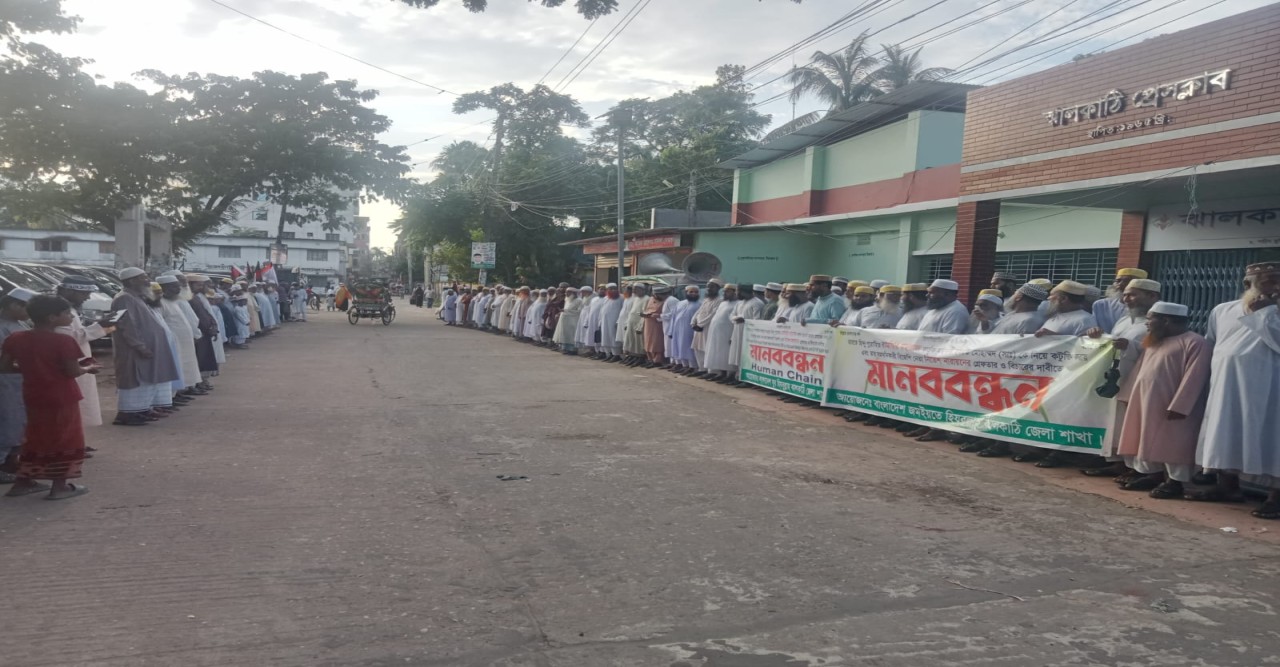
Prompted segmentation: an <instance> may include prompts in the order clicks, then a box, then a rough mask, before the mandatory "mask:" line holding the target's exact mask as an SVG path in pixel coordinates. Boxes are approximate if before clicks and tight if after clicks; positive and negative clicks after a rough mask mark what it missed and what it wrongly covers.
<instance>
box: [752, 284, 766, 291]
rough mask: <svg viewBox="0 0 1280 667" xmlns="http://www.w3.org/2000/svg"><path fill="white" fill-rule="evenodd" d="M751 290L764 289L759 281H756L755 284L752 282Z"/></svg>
mask: <svg viewBox="0 0 1280 667" xmlns="http://www.w3.org/2000/svg"><path fill="white" fill-rule="evenodd" d="M751 291H752V292H763V291H764V285H761V284H760V283H756V284H754V285H752V286H751Z"/></svg>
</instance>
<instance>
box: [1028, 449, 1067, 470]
mask: <svg viewBox="0 0 1280 667" xmlns="http://www.w3.org/2000/svg"><path fill="white" fill-rule="evenodd" d="M1069 463H1070V461H1068V460H1067V459H1066V457H1065V456H1063V455H1061V454H1059V453H1058V452H1051V453H1050V454H1049V455H1048V456H1046V457H1044V458H1042V459H1040V460H1039V461H1036V467H1037V468H1061V467H1062V466H1065V465H1068V464H1069Z"/></svg>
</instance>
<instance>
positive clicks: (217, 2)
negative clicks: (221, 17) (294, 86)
mask: <svg viewBox="0 0 1280 667" xmlns="http://www.w3.org/2000/svg"><path fill="white" fill-rule="evenodd" d="M209 2H212V3H213V4H215V5H218V6H219V7H223V8H225V9H229V10H231V11H233V12H235V13H237V14H239V15H241V16H243V17H245V18H247V19H249V20H251V21H257V22H258V23H261V24H262V25H265V26H267V27H268V28H271V29H272V30H279V31H280V32H282V33H284V34H286V35H288V36H290V37H293V38H294V39H299V40H302V41H304V42H306V43H308V44H310V45H312V46H315V47H318V48H321V49H324V50H325V51H328V52H329V53H332V54H334V55H339V56H342V57H343V58H346V59H347V60H353V61H355V62H358V63H360V64H361V65H365V66H367V67H372V68H373V69H376V70H378V71H379V72H384V73H386V74H390V75H391V76H394V77H398V78H401V79H404V80H405V81H409V82H411V83H416V84H418V85H419V86H425V87H427V88H430V89H432V90H435V91H438V92H437V94H439V93H448V94H450V95H453V96H455V97H456V96H458V93H455V92H453V91H452V90H448V89H445V88H441V87H440V86H435V85H432V84H429V83H427V82H425V81H420V80H418V79H415V78H413V77H411V76H406V75H404V74H401V73H399V72H393V71H391V70H389V69H387V68H385V67H383V66H381V65H375V64H373V63H371V62H369V61H367V60H364V59H362V58H358V57H356V56H353V55H351V54H349V53H343V52H342V51H339V50H337V49H334V48H331V47H328V46H325V45H324V44H321V43H320V42H317V41H315V40H312V39H308V38H306V37H303V36H302V35H299V34H298V33H296V32H290V31H289V30H286V29H284V28H281V27H280V26H278V25H276V24H274V23H271V22H269V21H266V20H264V19H260V18H258V17H256V16H254V15H252V14H250V13H248V12H245V11H242V10H240V9H237V8H235V7H232V6H231V5H228V4H227V3H225V2H223V1H222V0H209Z"/></svg>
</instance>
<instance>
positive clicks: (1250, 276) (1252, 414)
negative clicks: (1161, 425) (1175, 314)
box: [1187, 261, 1280, 520]
mask: <svg viewBox="0 0 1280 667" xmlns="http://www.w3.org/2000/svg"><path fill="white" fill-rule="evenodd" d="M1245 281H1246V282H1247V283H1248V285H1249V288H1248V289H1247V290H1246V291H1245V293H1244V297H1243V298H1242V299H1241V304H1240V306H1239V308H1238V309H1237V308H1236V307H1228V308H1222V309H1221V310H1219V309H1215V310H1214V314H1215V315H1218V317H1219V319H1218V320H1217V321H1216V322H1215V323H1214V325H1213V327H1212V330H1213V331H1214V334H1215V336H1216V337H1217V341H1216V343H1215V346H1214V349H1213V366H1212V376H1211V380H1210V385H1209V401H1208V408H1207V410H1206V412H1205V420H1204V426H1203V428H1201V430H1200V439H1199V450H1198V452H1197V454H1196V463H1198V464H1200V466H1202V467H1203V468H1204V469H1205V470H1214V471H1217V473H1218V479H1217V484H1216V485H1215V486H1214V487H1213V488H1211V489H1207V490H1204V491H1200V492H1194V493H1188V494H1187V498H1188V499H1191V500H1208V501H1233V500H1238V499H1239V497H1240V491H1239V480H1240V478H1241V477H1243V478H1244V479H1245V480H1246V481H1248V482H1251V483H1253V484H1256V485H1258V486H1261V487H1264V488H1266V489H1268V496H1267V500H1266V502H1264V503H1263V504H1262V506H1261V507H1259V508H1258V509H1256V510H1254V511H1253V513H1252V514H1253V515H1254V516H1255V517H1258V518H1260V519H1271V520H1275V519H1280V410H1277V403H1276V397H1277V396H1280V311H1278V310H1277V308H1278V307H1277V304H1278V303H1280V262H1274V261H1272V262H1261V263H1258V264H1252V265H1250V266H1249V267H1248V268H1247V269H1246V270H1245ZM1236 313H1243V315H1240V316H1239V317H1235V314H1236Z"/></svg>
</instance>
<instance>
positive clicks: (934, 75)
mask: <svg viewBox="0 0 1280 667" xmlns="http://www.w3.org/2000/svg"><path fill="white" fill-rule="evenodd" d="M880 48H881V51H882V52H883V55H881V56H880V69H878V70H876V73H875V78H876V85H877V86H878V87H879V88H880V89H881V90H883V91H885V92H886V93H887V92H890V91H893V90H897V89H899V88H902V87H903V86H906V85H908V84H912V83H916V82H917V81H937V80H938V79H941V78H943V77H945V76H947V75H949V74H951V73H952V71H953V70H950V69H947V68H946V67H922V65H923V62H922V61H921V59H920V52H921V51H922V50H923V49H916V50H915V51H911V52H908V51H907V50H906V49H903V48H902V47H901V46H900V45H897V44H882V45H881V46H880Z"/></svg>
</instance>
